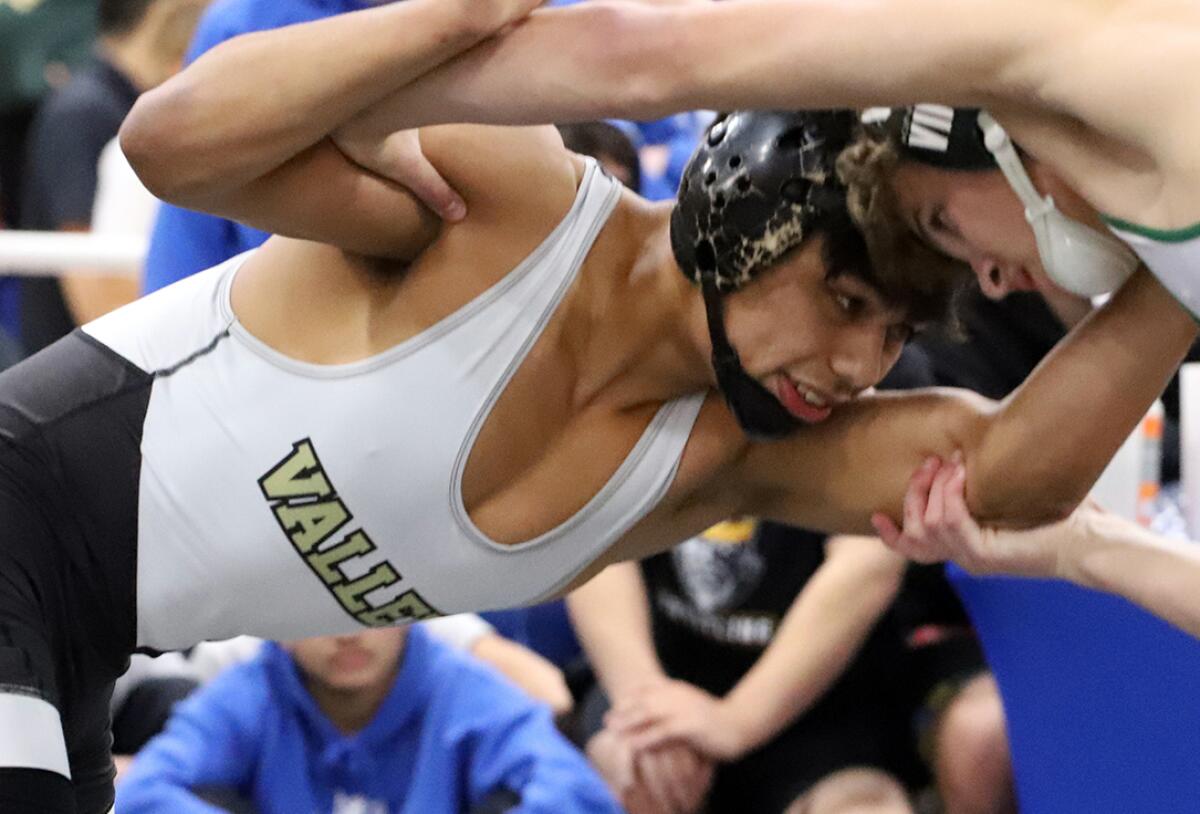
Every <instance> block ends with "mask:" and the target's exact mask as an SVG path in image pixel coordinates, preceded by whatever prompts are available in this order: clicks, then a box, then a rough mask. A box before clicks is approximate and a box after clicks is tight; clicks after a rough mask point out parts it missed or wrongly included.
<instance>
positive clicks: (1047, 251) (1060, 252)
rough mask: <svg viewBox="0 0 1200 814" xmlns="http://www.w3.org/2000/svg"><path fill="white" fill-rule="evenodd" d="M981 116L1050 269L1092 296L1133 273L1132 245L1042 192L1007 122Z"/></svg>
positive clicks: (1067, 285) (1070, 287)
mask: <svg viewBox="0 0 1200 814" xmlns="http://www.w3.org/2000/svg"><path fill="white" fill-rule="evenodd" d="M978 120H979V129H980V130H981V131H982V132H983V136H984V144H985V145H986V147H987V149H988V151H989V152H990V153H991V154H992V156H993V157H994V158H995V161H996V164H997V166H999V168H1000V171H1001V172H1002V173H1004V177H1005V178H1006V179H1007V180H1008V184H1009V186H1010V187H1012V190H1013V192H1015V193H1016V195H1017V197H1018V198H1020V200H1021V203H1022V205H1024V207H1025V219H1026V220H1027V221H1029V225H1030V226H1031V227H1033V235H1034V238H1035V240H1036V241H1037V248H1038V255H1039V256H1040V257H1041V260H1042V267H1043V268H1044V269H1045V270H1046V275H1047V276H1048V277H1049V278H1050V279H1051V280H1053V281H1054V283H1055V284H1056V285H1058V286H1060V287H1062V288H1064V289H1066V290H1067V291H1069V292H1071V293H1072V294H1076V295H1078V296H1081V297H1089V298H1090V297H1096V296H1099V295H1101V294H1107V293H1108V292H1110V291H1113V290H1115V289H1116V288H1118V287H1119V286H1120V285H1121V284H1122V283H1123V282H1125V281H1126V280H1127V279H1129V276H1130V275H1131V274H1133V272H1134V270H1135V269H1137V266H1138V259H1137V257H1136V256H1135V255H1134V253H1133V252H1132V251H1130V250H1129V247H1128V246H1126V245H1125V244H1124V243H1122V242H1121V241H1119V240H1117V239H1116V238H1115V237H1113V236H1112V235H1110V234H1108V233H1106V232H1100V231H1098V230H1096V229H1093V228H1091V227H1090V226H1087V225H1086V224H1083V223H1080V222H1078V221H1076V220H1072V219H1071V218H1068V217H1067V216H1066V215H1064V214H1063V213H1062V212H1061V211H1060V210H1059V209H1058V207H1057V206H1055V204H1054V198H1053V197H1051V196H1049V195H1046V196H1042V195H1040V194H1039V193H1038V191H1037V188H1036V187H1034V185H1033V181H1032V180H1031V179H1030V178H1029V173H1027V172H1026V171H1025V166H1024V164H1022V163H1021V158H1020V156H1018V155H1017V151H1016V148H1014V147H1013V144H1012V141H1011V140H1010V139H1009V137H1008V134H1007V133H1006V132H1005V131H1004V128H1002V127H1001V126H1000V124H999V123H998V122H997V121H996V120H995V119H993V118H992V117H991V116H990V115H988V113H987V112H986V111H980V113H979V116H978Z"/></svg>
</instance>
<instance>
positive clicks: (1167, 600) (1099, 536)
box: [1059, 513, 1200, 637]
mask: <svg viewBox="0 0 1200 814" xmlns="http://www.w3.org/2000/svg"><path fill="white" fill-rule="evenodd" d="M1070 533H1071V534H1072V535H1074V536H1075V537H1076V538H1078V539H1074V540H1072V541H1071V544H1070V545H1067V546H1063V548H1062V554H1061V555H1060V558H1059V576H1061V577H1063V578H1064V579H1068V580H1070V581H1072V582H1074V583H1076V584H1078V585H1082V586H1084V587H1087V588H1094V589H1096V590H1101V591H1107V592H1109V593H1113V594H1117V595H1119V596H1123V597H1125V598H1126V599H1128V600H1129V601H1131V602H1133V603H1135V604H1137V605H1140V606H1142V607H1143V608H1145V609H1146V610H1148V611H1150V612H1151V613H1153V614H1155V615H1156V616H1160V617H1162V618H1163V619H1166V620H1167V621H1168V622H1170V623H1172V624H1174V625H1176V626H1177V627H1179V628H1182V629H1183V630H1185V631H1187V632H1188V633H1190V634H1191V635H1193V636H1197V637H1200V546H1197V544H1196V543H1190V542H1187V543H1185V542H1177V541H1174V540H1166V539H1164V538H1162V537H1160V536H1159V535H1156V534H1154V533H1153V532H1150V531H1148V530H1147V529H1144V528H1141V527H1140V526H1137V525H1135V524H1133V523H1131V522H1129V521H1127V520H1123V519H1122V518H1119V517H1114V516H1112V515H1103V514H1099V513H1089V514H1088V516H1087V517H1086V518H1085V519H1084V520H1083V521H1082V522H1080V523H1078V524H1074V525H1073V526H1072V528H1071V530H1070Z"/></svg>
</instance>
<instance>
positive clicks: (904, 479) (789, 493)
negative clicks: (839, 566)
mask: <svg viewBox="0 0 1200 814" xmlns="http://www.w3.org/2000/svg"><path fill="white" fill-rule="evenodd" d="M989 404H990V402H987V401H986V400H984V399H979V398H977V397H974V396H973V394H968V393H963V392H961V391H954V390H945V389H929V390H920V391H908V392H905V393H881V394H878V395H873V396H870V397H865V398H863V399H860V400H859V401H858V402H856V403H854V404H850V405H847V406H845V407H843V408H841V409H840V410H838V411H837V412H835V414H834V415H833V416H832V417H831V418H830V419H828V420H827V421H825V422H824V423H822V424H819V425H815V426H810V427H803V428H801V429H800V430H799V431H798V432H797V433H796V434H795V436H793V437H792V438H789V439H787V440H786V441H781V442H777V443H772V444H762V445H760V446H759V447H757V448H756V449H754V450H753V451H751V453H750V454H749V455H748V456H747V458H746V461H745V463H744V464H743V466H744V467H745V471H744V474H743V477H744V478H746V479H747V480H748V481H749V482H750V483H752V484H753V486H752V487H751V491H752V493H753V494H754V495H755V496H756V501H757V503H758V505H757V506H756V507H755V511H756V513H758V514H760V515H762V516H765V517H771V518H774V519H777V520H780V521H783V522H787V523H792V524H794V525H799V526H805V527H809V528H816V529H822V530H825V531H828V532H831V533H838V532H841V533H851V534H870V533H873V532H872V527H871V524H870V518H871V515H872V514H873V513H874V512H885V513H887V514H889V515H891V516H893V517H897V518H898V517H900V516H901V511H902V507H903V502H904V494H905V490H906V488H907V486H908V481H909V478H910V477H911V476H912V473H913V472H914V471H915V470H916V469H917V468H918V467H919V466H920V465H921V463H922V462H923V461H924V460H925V459H926V458H927V457H929V456H932V455H936V456H942V457H948V456H950V455H951V454H953V453H954V452H955V451H956V450H962V451H963V452H964V453H965V454H967V455H968V456H969V455H971V454H972V453H973V452H974V450H975V449H977V448H978V439H979V438H980V437H981V435H982V433H983V431H984V430H985V429H986V415H987V413H988V410H987V405H989Z"/></svg>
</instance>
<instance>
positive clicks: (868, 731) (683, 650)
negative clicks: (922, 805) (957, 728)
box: [570, 521, 921, 814]
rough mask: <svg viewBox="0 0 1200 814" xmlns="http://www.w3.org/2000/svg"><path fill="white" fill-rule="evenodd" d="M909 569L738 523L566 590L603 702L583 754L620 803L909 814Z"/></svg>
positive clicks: (772, 813)
mask: <svg viewBox="0 0 1200 814" xmlns="http://www.w3.org/2000/svg"><path fill="white" fill-rule="evenodd" d="M903 574H904V565H903V563H902V562H901V561H900V560H899V559H898V558H896V557H894V556H893V555H891V554H890V553H889V552H888V551H887V550H886V549H885V548H884V547H883V546H882V544H880V543H879V541H878V540H875V539H872V538H859V537H838V538H832V539H830V540H828V541H825V540H824V539H823V537H822V536H821V535H819V534H815V533H812V532H805V531H800V530H796V529H791V528H788V527H786V526H778V525H774V524H770V523H762V524H759V523H756V522H754V521H739V522H731V523H726V524H722V525H721V526H718V527H716V528H714V529H711V530H710V531H709V532H707V533H706V534H705V535H704V536H702V537H699V538H695V539H693V540H690V541H688V542H687V543H684V544H683V545H681V546H679V547H677V548H676V549H674V550H673V551H671V552H669V553H666V554H661V555H658V556H655V557H652V558H650V559H649V560H647V561H646V562H645V563H644V564H643V566H642V568H641V570H640V571H639V569H638V567H637V566H636V565H634V564H620V565H617V566H612V567H610V568H609V569H608V570H606V571H605V572H604V573H603V574H601V575H600V576H599V577H597V578H596V579H595V580H593V581H592V582H591V583H589V584H588V585H586V586H584V587H583V588H581V589H580V590H578V591H577V592H576V593H575V594H573V595H572V596H571V597H570V608H571V611H572V617H573V618H574V619H575V620H576V622H577V625H578V630H579V633H580V637H581V639H582V641H583V643H584V647H585V649H586V650H587V652H588V653H589V655H590V656H591V657H592V661H593V665H594V666H595V668H596V672H597V674H598V677H599V678H600V681H601V684H602V685H603V687H604V689H605V691H606V692H607V693H608V696H609V698H611V699H612V709H611V711H610V712H609V713H608V714H607V715H606V716H605V719H604V726H603V728H601V729H600V730H599V731H598V732H597V733H596V734H595V735H594V736H592V737H590V739H589V740H588V751H589V754H590V755H591V756H592V757H593V759H594V760H595V761H596V763H597V765H598V766H599V768H600V770H601V773H602V774H604V775H605V777H606V779H607V780H608V781H609V783H610V785H611V786H612V787H613V788H614V789H615V790H616V791H617V792H618V793H619V795H620V796H621V798H622V801H623V802H624V804H625V805H626V806H627V808H628V810H629V811H630V814H643V812H653V813H654V814H659V813H660V812H662V813H663V814H665V813H666V812H697V811H707V812H710V813H711V814H721V812H743V811H746V812H750V811H752V812H756V814H781V812H784V811H789V812H792V811H804V812H813V814H816V812H822V813H824V812H834V811H860V810H864V808H865V807H866V806H867V805H868V804H869V805H871V806H873V807H872V808H870V809H869V810H871V811H879V812H897V814H907V813H908V812H911V811H912V809H911V807H910V805H909V803H908V799H907V795H906V792H905V788H904V785H905V783H906V782H907V783H913V782H916V781H917V780H918V779H919V778H920V775H921V770H920V766H919V764H918V761H917V758H916V753H915V749H914V747H913V745H912V737H911V734H910V733H911V729H910V725H909V709H910V708H909V706H908V705H907V703H906V698H905V693H904V691H903V690H902V688H901V685H900V683H899V682H897V681H896V680H895V679H896V676H895V668H896V665H897V664H899V663H902V661H903V656H904V653H903V641H902V636H901V634H900V632H899V631H898V630H897V629H896V628H895V625H894V621H893V620H892V619H890V618H889V617H888V615H887V613H886V611H887V609H888V607H889V606H890V605H891V604H892V601H893V599H894V598H895V596H896V592H897V590H898V589H899V587H900V584H901V579H902V576H903ZM618 594H620V595H621V597H622V598H621V600H620V601H617V600H616V599H615V597H616V595H618ZM638 600H640V601H638ZM618 610H620V611H621V612H620V613H617V611H618ZM587 706H590V704H586V705H585V708H586V707H587ZM585 717H586V714H585Z"/></svg>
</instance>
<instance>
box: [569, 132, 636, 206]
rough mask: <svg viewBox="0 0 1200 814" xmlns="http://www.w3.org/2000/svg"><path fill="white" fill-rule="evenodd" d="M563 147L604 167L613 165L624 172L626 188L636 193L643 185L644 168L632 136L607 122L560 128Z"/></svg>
mask: <svg viewBox="0 0 1200 814" xmlns="http://www.w3.org/2000/svg"><path fill="white" fill-rule="evenodd" d="M558 131H559V132H560V133H562V139H563V144H565V145H566V147H567V149H568V150H570V151H571V152H573V153H579V154H580V155H586V156H590V157H592V158H594V159H596V160H597V161H599V162H600V163H601V164H612V165H615V166H616V167H619V168H620V169H622V170H624V172H625V177H624V178H621V179H620V180H622V181H624V182H625V184H626V186H628V187H629V188H630V189H632V190H634V191H637V190H638V189H640V188H641V185H642V165H641V162H640V161H639V160H638V154H637V150H636V149H634V146H633V142H632V141H630V140H629V136H627V135H625V133H624V132H623V131H622V130H621V129H620V128H619V127H615V126H614V125H611V124H609V123H608V122H583V123H581V124H560V125H559V126H558Z"/></svg>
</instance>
